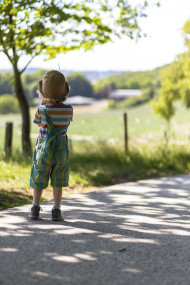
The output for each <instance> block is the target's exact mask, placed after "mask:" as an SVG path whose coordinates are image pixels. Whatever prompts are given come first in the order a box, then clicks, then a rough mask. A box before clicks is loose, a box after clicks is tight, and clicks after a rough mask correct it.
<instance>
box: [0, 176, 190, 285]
mask: <svg viewBox="0 0 190 285" xmlns="http://www.w3.org/2000/svg"><path fill="white" fill-rule="evenodd" d="M189 186H190V176H179V177H171V178H162V179H154V180H146V181H139V182H136V183H126V184H121V185H114V186H111V187H107V188H103V189H102V190H100V191H96V192H88V193H84V194H80V195H73V196H69V197H68V198H64V200H63V210H64V217H65V220H64V221H61V222H52V221H51V207H52V202H49V203H43V204H42V208H43V209H44V211H43V212H41V219H40V220H38V221H31V220H30V219H29V218H28V217H27V215H28V213H29V208H30V206H29V205H27V206H24V207H18V208H13V209H9V210H7V211H2V212H0V222H1V224H0V257H1V258H0V268H1V273H0V284H11V285H12V284H20V285H22V284H26V283H27V284H37V283H39V282H42V283H41V284H79V285H80V284H84V285H86V284H91V285H93V284H103V285H105V284H109V285H110V284H111V285H112V284H131V285H136V284H138V285H139V284H146V285H147V284H151V285H154V284H159V285H160V284H162V285H163V284H189V283H190V254H189V253H190V238H189V237H190V224H189V218H190V207H189V206H190V199H189V198H190V190H189V189H190V187H189ZM26 281H27V282H26Z"/></svg>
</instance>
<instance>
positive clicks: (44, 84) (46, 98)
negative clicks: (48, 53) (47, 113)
mask: <svg viewBox="0 0 190 285" xmlns="http://www.w3.org/2000/svg"><path fill="white" fill-rule="evenodd" d="M38 93H39V95H40V98H41V99H42V104H46V103H51V104H54V103H55V104H56V103H61V102H64V101H65V100H66V99H67V96H68V93H69V84H68V82H67V81H66V80H65V76H64V75H63V74H62V73H61V72H59V71H56V70H51V71H49V72H47V73H45V74H44V77H43V79H42V80H40V81H39V84H38Z"/></svg>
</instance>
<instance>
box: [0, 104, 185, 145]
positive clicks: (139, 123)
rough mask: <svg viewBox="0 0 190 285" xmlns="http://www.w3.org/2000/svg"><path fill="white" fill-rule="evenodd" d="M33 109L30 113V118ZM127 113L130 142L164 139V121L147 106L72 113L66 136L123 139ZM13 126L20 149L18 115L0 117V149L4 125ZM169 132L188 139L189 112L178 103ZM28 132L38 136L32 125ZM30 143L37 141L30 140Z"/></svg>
mask: <svg viewBox="0 0 190 285" xmlns="http://www.w3.org/2000/svg"><path fill="white" fill-rule="evenodd" d="M34 112H35V109H32V110H31V118H32V117H33V115H34ZM124 112H127V114H128V133H129V139H130V140H131V141H134V140H141V139H142V140H143V139H145V140H148V141H149V142H151V141H152V142H154V141H156V142H158V141H159V140H160V141H162V140H163V133H164V130H166V129H167V123H166V121H165V120H163V119H161V118H159V117H158V116H157V115H155V114H154V113H153V111H152V108H151V107H150V106H149V105H146V106H141V107H136V108H133V109H129V110H105V111H101V112H97V113H82V114H75V113H74V119H73V122H72V123H71V125H70V127H69V131H68V134H69V135H81V136H93V137H95V138H97V139H98V140H103V141H104V140H107V139H109V138H115V139H118V140H123V133H124V130H123V113H124ZM6 121H12V122H13V123H14V138H13V146H14V147H15V148H20V145H21V143H20V141H21V136H20V134H21V116H20V115H19V114H14V115H1V116H0V136H1V140H0V148H1V149H2V147H3V144H4V135H5V122H6ZM171 126H172V128H171V129H172V132H173V133H174V132H175V137H176V139H182V140H184V139H188V138H189V130H190V128H189V127H190V112H189V110H187V109H185V107H183V106H182V105H181V104H177V112H176V115H175V116H174V118H173V119H172V121H171ZM31 133H32V134H36V135H37V133H38V126H36V125H34V124H31ZM32 141H33V144H34V143H35V141H36V139H35V138H32Z"/></svg>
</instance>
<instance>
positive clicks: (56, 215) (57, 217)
mask: <svg viewBox="0 0 190 285" xmlns="http://www.w3.org/2000/svg"><path fill="white" fill-rule="evenodd" d="M51 212H52V221H61V220H63V217H62V214H61V210H60V209H56V208H55V209H54V208H53V209H52V210H51Z"/></svg>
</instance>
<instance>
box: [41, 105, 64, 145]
mask: <svg viewBox="0 0 190 285" xmlns="http://www.w3.org/2000/svg"><path fill="white" fill-rule="evenodd" d="M44 114H45V117H46V121H47V123H48V135H47V137H46V140H45V144H46V146H49V144H50V143H51V142H52V140H54V139H55V138H57V139H58V142H59V143H61V141H60V138H59V135H60V134H61V133H62V132H64V131H66V130H67V128H68V126H65V127H60V128H55V126H54V124H53V121H52V119H51V117H50V115H49V114H48V111H47V108H46V106H45V108H44Z"/></svg>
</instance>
